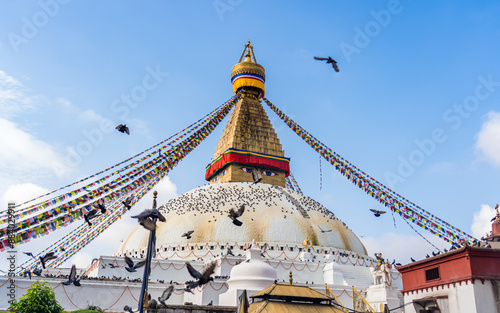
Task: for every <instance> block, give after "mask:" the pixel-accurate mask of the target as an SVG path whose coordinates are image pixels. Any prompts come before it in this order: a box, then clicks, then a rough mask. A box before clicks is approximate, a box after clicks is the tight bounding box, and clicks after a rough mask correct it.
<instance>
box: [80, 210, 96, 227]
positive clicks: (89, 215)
mask: <svg viewBox="0 0 500 313" xmlns="http://www.w3.org/2000/svg"><path fill="white" fill-rule="evenodd" d="M97 216H99V214H98V213H97V210H96V209H92V210H90V212H87V213H85V214H84V215H83V218H84V219H85V222H87V224H89V226H92V223H91V222H90V220H91V219H93V218H96V217H97Z"/></svg>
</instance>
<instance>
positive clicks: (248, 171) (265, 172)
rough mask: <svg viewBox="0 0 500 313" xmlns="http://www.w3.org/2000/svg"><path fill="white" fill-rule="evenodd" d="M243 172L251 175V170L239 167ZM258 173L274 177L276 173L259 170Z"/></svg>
mask: <svg viewBox="0 0 500 313" xmlns="http://www.w3.org/2000/svg"><path fill="white" fill-rule="evenodd" d="M240 169H241V170H242V171H243V172H247V173H252V169H251V168H248V167H240ZM260 172H261V173H262V174H264V175H266V176H276V173H275V172H273V171H268V170H260Z"/></svg>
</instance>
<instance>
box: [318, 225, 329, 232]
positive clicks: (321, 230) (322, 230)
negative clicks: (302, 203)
mask: <svg viewBox="0 0 500 313" xmlns="http://www.w3.org/2000/svg"><path fill="white" fill-rule="evenodd" d="M318 227H319V226H318ZM319 229H320V230H321V232H322V233H328V232H331V231H332V230H331V229H328V230H323V229H322V228H321V227H319Z"/></svg>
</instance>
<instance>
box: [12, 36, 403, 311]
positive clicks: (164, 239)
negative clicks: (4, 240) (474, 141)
mask: <svg viewBox="0 0 500 313" xmlns="http://www.w3.org/2000/svg"><path fill="white" fill-rule="evenodd" d="M231 83H232V87H233V92H234V93H241V97H240V100H239V101H238V102H237V104H236V105H235V107H234V110H233V112H232V113H231V116H230V118H229V120H228V122H227V125H226V126H225V129H224V131H223V133H222V135H221V138H220V140H219V142H218V145H217V147H216V149H215V152H214V154H213V157H212V159H211V160H207V161H209V164H208V166H207V167H206V171H205V173H204V175H205V179H206V180H207V181H208V184H207V185H205V186H202V187H198V188H195V189H193V190H190V191H188V192H186V193H184V194H182V195H180V196H178V197H176V198H174V199H171V200H169V201H168V202H167V203H164V204H162V205H161V206H160V207H159V208H158V209H159V210H160V211H161V212H162V214H163V215H164V216H165V218H166V222H163V223H162V222H159V223H157V229H156V249H155V254H154V259H153V260H152V263H151V275H150V283H149V286H148V290H147V292H148V293H149V294H150V295H151V297H152V299H156V298H157V297H159V296H160V295H161V294H162V292H163V291H164V290H165V288H167V287H168V286H170V285H173V286H174V292H173V294H172V296H171V297H170V298H169V299H168V301H167V304H169V305H177V306H179V305H183V304H189V305H195V306H199V307H202V306H206V305H210V306H208V308H211V307H212V305H213V306H218V307H219V308H221V305H224V306H226V307H227V308H228V310H229V311H231V310H233V309H234V308H235V306H236V305H237V303H238V297H239V295H240V294H241V292H242V291H243V290H244V289H247V290H248V295H249V296H252V295H253V294H254V293H256V292H258V291H259V289H260V290H262V289H264V288H267V287H269V286H271V285H273V284H276V283H281V282H286V281H288V280H289V277H290V272H293V280H294V282H293V283H294V285H297V286H301V285H302V286H307V287H310V288H313V289H315V290H317V291H320V292H323V293H324V292H325V287H327V288H328V289H329V290H330V291H331V292H333V293H334V294H335V295H336V296H337V297H338V300H339V301H341V302H344V303H346V304H347V305H346V306H347V307H352V305H349V303H351V304H352V301H353V300H352V295H353V291H352V290H353V289H352V287H355V288H356V289H357V290H359V291H360V292H362V293H363V292H366V290H367V289H368V287H370V286H373V285H377V284H381V288H379V289H380V290H385V289H387V288H388V286H391V288H392V289H391V290H401V289H402V284H401V278H400V274H399V272H397V271H396V270H395V269H392V268H391V266H390V265H389V264H387V267H386V268H387V270H386V271H385V272H383V273H382V272H380V270H378V272H376V273H377V275H382V276H383V277H384V279H382V280H380V279H379V280H377V279H374V274H372V271H371V270H370V268H372V269H373V268H374V267H375V265H377V260H375V259H374V258H372V257H370V256H368V255H367V250H366V248H365V247H364V245H363V243H362V242H361V241H360V239H359V238H358V237H357V236H356V234H354V232H353V231H352V230H350V229H349V228H348V227H347V225H346V224H345V223H344V222H342V221H341V220H340V219H338V218H337V217H336V216H335V214H334V213H332V212H331V211H330V210H328V209H327V208H325V207H324V206H323V205H321V204H320V203H318V202H317V201H315V200H314V199H311V198H310V197H307V196H305V195H303V194H302V193H299V192H296V191H294V190H292V189H289V188H286V187H285V186H286V179H287V177H288V176H289V175H290V165H291V159H290V158H287V157H286V155H285V151H284V150H283V147H282V145H281V143H280V140H279V138H278V136H277V134H276V132H275V130H274V128H273V126H272V124H271V122H270V121H269V118H268V117H267V115H266V112H265V110H264V108H263V106H262V105H261V103H260V101H259V100H260V98H261V97H263V95H264V93H265V69H264V67H263V66H262V65H260V64H258V63H257V60H256V57H255V54H254V52H253V47H252V45H251V44H250V42H248V43H247V44H246V45H245V48H244V50H243V53H242V55H241V57H240V59H239V62H238V63H237V64H236V65H235V66H233V68H232V71H231ZM296 165H297V164H296ZM201 175H203V173H200V176H201ZM241 207H244V212H243V214H242V215H241V216H240V217H238V220H239V221H240V222H241V225H240V226H238V225H236V224H237V223H236V224H235V223H233V220H232V219H231V218H230V217H228V215H229V211H230V210H231V209H233V210H238V209H239V208H241ZM188 231H194V232H193V233H192V234H191V238H188V237H186V236H182V235H183V234H184V233H186V232H188ZM148 237H149V231H147V230H146V229H144V228H143V227H141V226H138V227H137V228H136V229H135V230H133V231H132V232H131V233H130V235H129V236H128V237H127V238H126V239H125V240H124V241H123V244H122V245H121V247H120V249H119V251H117V252H116V253H115V254H113V255H110V256H101V257H100V258H99V259H96V261H93V262H92V264H91V265H90V266H89V267H88V268H87V269H86V270H85V271H83V272H84V274H85V275H88V276H93V277H95V278H96V279H94V280H85V281H83V280H82V282H81V284H82V287H81V288H79V289H75V288H65V287H64V286H62V285H61V279H56V278H53V279H50V283H51V285H52V286H54V288H56V293H57V297H58V301H59V302H60V303H62V304H63V306H64V307H65V308H66V309H68V310H74V309H78V308H84V307H86V305H88V304H94V305H97V306H99V307H101V308H105V309H106V310H107V311H120V310H122V309H123V307H124V305H129V306H132V307H135V305H136V304H137V301H138V298H139V292H140V287H141V283H140V281H139V280H140V279H141V278H142V275H143V271H142V270H141V269H139V270H138V271H137V272H132V273H130V272H128V271H127V270H126V269H125V267H126V264H125V261H124V258H123V257H124V256H125V255H126V256H129V257H131V258H133V259H134V262H137V261H139V259H142V258H144V256H145V254H146V250H147V245H148ZM265 247H266V248H265ZM187 261H189V262H190V263H191V265H192V266H193V267H194V268H195V269H197V270H200V271H202V269H203V267H206V266H207V265H208V264H210V263H211V262H216V263H217V266H216V267H215V272H214V275H213V278H214V280H213V281H210V282H209V283H207V284H205V285H203V286H202V287H197V288H195V289H193V293H190V292H187V291H186V290H185V289H184V288H185V282H186V281H188V280H191V279H192V277H191V276H190V275H189V273H188V271H187V269H186V262H187ZM54 270H57V269H54ZM51 273H52V272H51ZM54 273H55V272H54ZM101 278H102V279H101ZM17 283H18V284H19V285H20V286H21V287H22V288H24V287H25V286H29V285H30V284H31V281H30V280H28V279H22V278H20V279H19V280H18V281H17ZM325 285H326V286H325ZM57 288H62V289H64V290H60V289H57ZM379 289H377V292H379V291H380V290H379ZM365 295H366V293H365ZM368 296H370V297H371V298H372V299H374V300H373V301H374V303H376V304H379V303H387V301H386V299H385V298H383V297H381V296H377V295H376V294H373V295H368ZM89 299H91V300H89ZM393 300H394V299H393ZM399 300H402V297H401V299H399ZM394 301H396V302H398V299H397V298H396V299H395V300H394ZM394 305H396V304H394ZM221 310H222V309H221ZM401 311H402V309H401V310H399V311H395V312H401Z"/></svg>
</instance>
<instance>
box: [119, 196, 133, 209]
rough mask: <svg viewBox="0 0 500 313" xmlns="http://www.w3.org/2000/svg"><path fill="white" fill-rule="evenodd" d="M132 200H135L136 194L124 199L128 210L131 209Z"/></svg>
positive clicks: (123, 202)
mask: <svg viewBox="0 0 500 313" xmlns="http://www.w3.org/2000/svg"><path fill="white" fill-rule="evenodd" d="M132 200H134V196H129V197H127V198H126V199H125V200H124V201H122V204H123V206H124V207H125V208H126V209H127V210H128V211H130V209H131V208H132V205H131V204H132Z"/></svg>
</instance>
